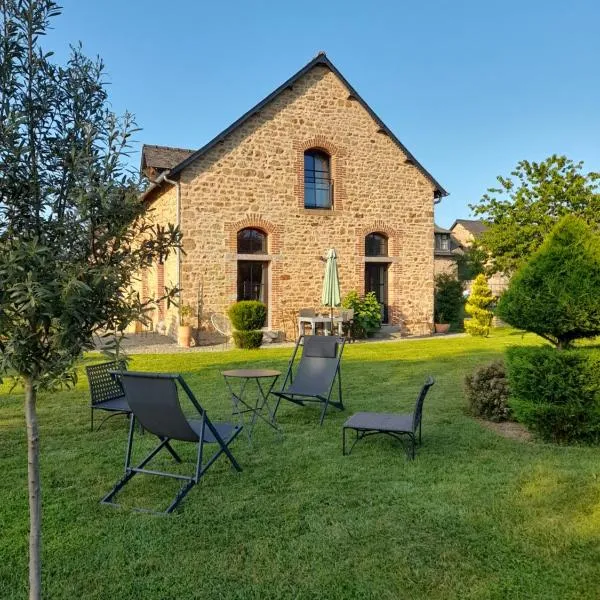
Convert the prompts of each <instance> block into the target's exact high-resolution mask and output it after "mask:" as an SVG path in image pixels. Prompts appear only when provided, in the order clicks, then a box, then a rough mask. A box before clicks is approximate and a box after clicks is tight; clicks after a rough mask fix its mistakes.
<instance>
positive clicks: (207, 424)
mask: <svg viewBox="0 0 600 600" xmlns="http://www.w3.org/2000/svg"><path fill="white" fill-rule="evenodd" d="M114 375H115V376H116V377H119V376H120V375H126V376H128V377H146V378H154V379H171V380H174V381H175V382H176V383H179V385H180V386H181V388H182V389H183V391H184V392H185V394H186V395H187V397H188V398H189V399H190V401H191V403H192V404H193V406H194V408H195V409H196V410H197V411H198V413H199V414H200V416H201V432H200V433H199V434H198V441H197V442H191V443H197V444H198V451H197V455H196V463H195V470H194V473H193V475H180V474H179V473H170V472H166V471H156V470H152V469H146V468H144V467H146V465H147V464H148V463H149V462H150V461H151V460H152V459H153V458H154V457H155V456H156V455H157V454H158V453H159V452H160V451H161V450H163V449H166V450H167V451H168V452H169V453H170V454H171V456H172V457H173V459H174V460H175V461H176V462H178V463H181V462H182V461H181V458H180V457H179V455H178V454H177V452H175V450H174V449H173V448H172V446H171V444H170V442H171V441H172V438H169V437H162V436H158V435H157V436H156V437H158V439H159V440H160V444H158V446H156V448H154V450H152V451H151V452H150V453H149V454H148V455H147V456H146V457H145V458H144V459H143V460H142V461H141V462H140V463H139V464H138V465H137V466H131V455H132V452H133V442H134V435H133V434H134V429H135V421H136V418H137V417H136V415H135V412H134V411H133V410H132V412H131V422H130V426H129V436H128V440H127V450H126V454H125V474H124V476H123V477H122V478H121V479H120V480H119V481H118V482H117V483H116V484H115V485H114V487H113V488H112V490H111V491H110V492H109V493H108V494H107V495H106V496H104V498H102V500H101V501H100V503H101V504H110V505H112V506H121V505H120V504H118V503H116V502H114V501H113V499H114V497H115V496H116V495H117V493H118V492H119V491H120V490H121V489H123V487H125V485H126V484H127V483H128V482H129V481H130V480H131V479H132V478H133V477H134V476H135V475H137V474H138V473H144V474H146V475H158V476H162V477H169V478H172V479H179V480H182V481H183V482H184V483H183V484H182V486H181V488H180V489H179V491H178V492H177V495H176V496H175V498H174V499H173V500H172V501H171V503H170V504H169V506H168V507H167V508H166V510H165V511H163V512H160V511H153V510H148V509H143V508H134V510H136V511H140V512H149V513H154V514H165V515H166V514H170V513H172V512H173V511H174V510H175V509H176V508H177V506H178V505H179V503H180V502H181V501H182V500H183V499H184V497H185V496H186V495H187V494H188V492H189V491H190V490H191V489H192V488H193V487H194V486H195V485H196V484H197V483H198V482H199V481H200V479H201V477H202V476H203V475H204V473H206V471H207V470H208V468H209V467H210V466H211V465H212V464H213V463H214V462H215V461H216V460H217V458H219V456H221V454H225V455H226V456H227V458H229V460H230V462H231V464H232V466H233V467H234V468H235V469H236V470H237V471H241V470H242V467H240V465H239V463H238V462H237V460H236V459H235V457H234V456H233V454H232V453H231V450H230V449H229V444H231V442H233V440H234V439H235V438H236V437H237V436H238V435H239V433H240V432H241V431H242V426H239V425H236V426H234V429H233V434H232V435H231V436H230V437H229V438H228V439H227V440H224V439H223V438H222V437H221V435H220V434H219V432H218V431H217V429H216V428H215V426H214V424H213V423H212V421H211V420H210V419H209V417H208V415H207V414H206V411H205V410H204V409H203V408H202V407H201V406H200V403H199V402H198V400H197V399H196V397H195V395H194V393H193V392H192V390H191V389H190V387H189V386H188V384H187V383H186V382H185V380H184V379H183V377H182V376H181V375H178V374H172V373H146V372H132V371H129V372H127V373H122V372H114ZM186 419H187V417H186ZM207 429H208V430H209V431H210V432H211V433H212V435H213V437H214V438H215V442H207V441H205V439H204V433H205V431H206V430H207ZM150 433H152V432H150ZM208 443H217V444H218V445H219V450H217V451H216V452H215V453H214V454H213V455H212V456H211V457H210V458H209V459H208V461H206V463H205V464H204V465H203V464H202V463H203V458H204V452H203V451H204V444H208Z"/></svg>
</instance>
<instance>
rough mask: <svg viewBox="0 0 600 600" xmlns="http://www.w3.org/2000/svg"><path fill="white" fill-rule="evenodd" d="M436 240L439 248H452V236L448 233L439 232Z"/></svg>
mask: <svg viewBox="0 0 600 600" xmlns="http://www.w3.org/2000/svg"><path fill="white" fill-rule="evenodd" d="M435 241H436V244H435V246H436V249H437V250H450V236H449V235H448V234H447V233H438V234H437V235H436V236H435Z"/></svg>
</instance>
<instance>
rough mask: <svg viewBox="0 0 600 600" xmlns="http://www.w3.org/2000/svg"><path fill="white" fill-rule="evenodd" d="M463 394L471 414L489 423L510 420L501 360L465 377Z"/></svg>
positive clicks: (505, 381)
mask: <svg viewBox="0 0 600 600" xmlns="http://www.w3.org/2000/svg"><path fill="white" fill-rule="evenodd" d="M465 394H466V396H467V400H468V402H469V408H470V410H471V412H472V413H473V414H474V415H476V416H478V417H483V418H484V419H487V420H489V421H506V420H508V419H510V416H511V411H510V408H509V406H508V398H509V394H510V390H509V386H508V379H507V377H506V368H505V366H504V363H503V362H502V361H501V360H495V361H494V362H492V363H490V364H489V365H485V366H483V367H480V368H479V369H477V370H476V371H475V372H474V373H472V374H471V375H467V376H466V377H465Z"/></svg>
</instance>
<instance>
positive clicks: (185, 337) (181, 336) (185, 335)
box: [177, 325, 192, 348]
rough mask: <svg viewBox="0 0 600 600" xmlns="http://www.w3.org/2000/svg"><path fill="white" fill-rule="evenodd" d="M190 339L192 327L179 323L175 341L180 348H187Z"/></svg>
mask: <svg viewBox="0 0 600 600" xmlns="http://www.w3.org/2000/svg"><path fill="white" fill-rule="evenodd" d="M191 339H192V328H191V327H190V326H189V325H180V326H179V329H178V330H177V343H178V344H179V345H180V346H181V347H182V348H189V347H190V342H191Z"/></svg>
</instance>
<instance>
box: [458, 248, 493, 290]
mask: <svg viewBox="0 0 600 600" xmlns="http://www.w3.org/2000/svg"><path fill="white" fill-rule="evenodd" d="M488 262H489V256H488V253H487V252H486V251H485V250H484V249H483V248H481V246H480V245H479V242H478V240H474V242H473V243H472V244H471V245H470V246H469V247H467V248H466V249H465V250H464V252H463V254H458V255H457V256H456V264H457V266H458V278H459V280H460V281H471V280H472V279H475V277H477V275H479V274H480V273H485V271H486V265H487V263H488Z"/></svg>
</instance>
